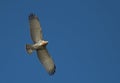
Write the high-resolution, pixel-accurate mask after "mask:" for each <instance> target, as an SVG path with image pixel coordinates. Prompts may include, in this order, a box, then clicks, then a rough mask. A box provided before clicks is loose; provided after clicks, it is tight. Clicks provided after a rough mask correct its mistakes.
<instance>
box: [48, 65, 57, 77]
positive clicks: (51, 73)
mask: <svg viewBox="0 0 120 83" xmlns="http://www.w3.org/2000/svg"><path fill="white" fill-rule="evenodd" d="M55 72H56V66H55V65H54V68H53V69H52V70H51V71H49V72H48V73H49V75H50V76H52V75H54V74H55Z"/></svg>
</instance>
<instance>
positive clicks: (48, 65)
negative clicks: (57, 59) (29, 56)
mask: <svg viewBox="0 0 120 83" xmlns="http://www.w3.org/2000/svg"><path fill="white" fill-rule="evenodd" d="M37 55H38V58H39V60H40V62H41V63H42V65H43V66H44V67H45V69H46V70H47V72H48V73H49V75H53V74H54V73H55V69H56V66H55V64H54V62H53V60H52V58H51V57H50V55H49V53H48V51H47V49H46V47H42V48H41V49H38V50H37Z"/></svg>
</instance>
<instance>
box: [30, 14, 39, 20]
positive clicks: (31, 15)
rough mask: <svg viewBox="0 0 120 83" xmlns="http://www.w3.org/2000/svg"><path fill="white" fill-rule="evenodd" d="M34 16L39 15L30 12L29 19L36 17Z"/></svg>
mask: <svg viewBox="0 0 120 83" xmlns="http://www.w3.org/2000/svg"><path fill="white" fill-rule="evenodd" d="M34 18H37V19H38V17H37V16H36V15H35V14H34V13H30V15H29V20H31V19H34Z"/></svg>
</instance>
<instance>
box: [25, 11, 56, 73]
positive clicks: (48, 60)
mask: <svg viewBox="0 0 120 83" xmlns="http://www.w3.org/2000/svg"><path fill="white" fill-rule="evenodd" d="M29 24H30V35H31V39H32V41H33V44H26V51H27V53H28V54H32V52H33V51H34V50H36V52H37V56H38V59H39V60H40V62H41V64H42V65H43V66H44V68H45V69H46V71H47V72H48V74H49V75H53V74H54V73H55V70H56V66H55V64H54V61H53V59H52V57H51V56H50V55H49V53H48V50H47V48H46V46H47V44H48V41H45V40H44V39H43V36H42V30H41V25H40V22H39V18H38V17H37V16H36V15H35V14H33V13H31V14H30V15H29Z"/></svg>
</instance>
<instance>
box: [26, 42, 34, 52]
mask: <svg viewBox="0 0 120 83" xmlns="http://www.w3.org/2000/svg"><path fill="white" fill-rule="evenodd" d="M26 51H27V53H28V54H32V52H33V49H32V45H31V44H26Z"/></svg>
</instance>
